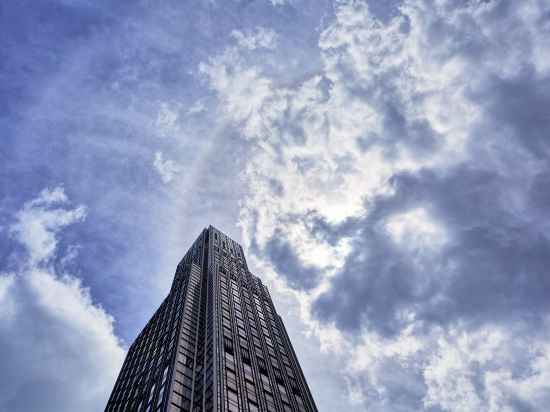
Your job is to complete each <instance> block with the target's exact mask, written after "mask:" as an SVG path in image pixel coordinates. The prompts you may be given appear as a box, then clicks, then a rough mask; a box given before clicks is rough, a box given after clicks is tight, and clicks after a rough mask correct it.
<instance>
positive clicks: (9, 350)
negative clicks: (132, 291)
mask: <svg viewBox="0 0 550 412" xmlns="http://www.w3.org/2000/svg"><path fill="white" fill-rule="evenodd" d="M84 210H85V208H84V207H83V206H78V207H71V205H70V202H69V200H68V198H67V196H66V195H65V193H64V190H63V188H62V187H57V188H54V189H44V190H43V191H42V192H41V193H40V195H39V196H38V197H37V198H35V199H33V200H31V201H29V202H27V203H25V204H24V206H23V207H22V209H21V210H20V211H19V212H18V213H17V214H16V215H15V218H16V221H15V222H14V224H13V225H12V227H11V234H12V236H14V237H15V239H17V240H18V241H19V242H20V243H21V245H22V246H23V247H24V249H25V250H26V251H27V256H26V257H25V258H23V260H22V261H20V262H19V265H18V269H17V271H14V272H13V273H2V274H0V314H1V315H0V318H1V320H2V321H1V322H0V352H1V353H2V377H1V378H0V409H1V410H9V411H30V410H41V411H74V410H81V411H96V410H99V409H101V408H103V407H104V405H105V403H106V401H107V397H108V394H109V392H110V390H111V386H112V384H113V382H114V379H115V377H116V374H117V372H118V368H119V367H120V365H121V363H122V359H123V356H124V350H123V349H122V348H121V346H120V343H119V341H118V339H117V338H116V337H115V335H114V333H113V318H112V317H111V316H110V315H109V314H108V313H106V312H105V311H104V310H103V309H102V308H101V307H100V306H98V305H97V304H95V303H94V302H93V299H92V297H91V294H90V291H89V290H88V289H86V288H85V287H84V286H83V285H82V283H81V281H80V280H79V279H78V278H77V277H75V276H73V275H71V274H69V273H66V271H65V270H64V268H63V265H61V267H60V266H59V265H56V266H55V267H54V265H53V264H52V262H53V261H54V260H56V259H58V258H60V259H61V261H62V258H63V256H60V255H59V254H58V236H59V234H60V231H61V230H63V229H64V228H66V227H68V226H70V225H71V224H73V223H75V222H77V221H79V220H82V219H83V218H84V216H85V212H84ZM56 268H57V269H56Z"/></svg>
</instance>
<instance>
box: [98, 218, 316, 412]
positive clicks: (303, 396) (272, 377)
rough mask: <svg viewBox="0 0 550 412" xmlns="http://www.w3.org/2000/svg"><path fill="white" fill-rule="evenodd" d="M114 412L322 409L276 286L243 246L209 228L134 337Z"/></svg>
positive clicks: (115, 391)
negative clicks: (279, 306) (253, 266)
mask: <svg viewBox="0 0 550 412" xmlns="http://www.w3.org/2000/svg"><path fill="white" fill-rule="evenodd" d="M105 411H107V412H115V411H116V412H119V411H136V412H145V411H146V412H153V411H155V412H156V411H162V412H191V411H192V412H214V411H216V412H237V411H239V412H241V411H242V412H257V411H269V412H291V411H292V412H317V407H316V406H315V402H314V400H313V397H312V396H311V393H310V390H309V388H308V386H307V383H306V380H305V378H304V375H303V373H302V370H301V368H300V365H299V363H298V359H297V357H296V354H295V353H294V350H293V348H292V344H291V343H290V339H289V337H288V334H287V332H286V330H285V327H284V324H283V321H282V319H281V317H280V316H279V315H278V314H277V312H276V310H275V307H274V306H273V302H272V300H271V297H270V295H269V291H268V290H267V288H266V287H265V285H263V284H262V282H261V280H260V279H259V278H257V277H256V276H254V275H252V274H251V273H250V272H249V271H248V267H247V264H246V259H245V257H244V254H243V249H242V247H241V246H240V245H239V244H238V243H237V242H235V241H233V240H232V239H230V238H229V237H227V236H226V235H224V234H223V233H221V232H220V231H219V230H217V229H215V228H214V227H212V226H210V227H209V228H207V229H204V230H203V231H202V233H201V234H200V236H199V237H198V238H197V240H196V241H195V242H194V243H193V245H192V246H191V248H190V249H189V251H188V252H187V253H186V254H185V256H184V257H183V259H182V260H181V262H180V263H179V265H178V267H177V270H176V274H175V276H174V281H173V283H172V287H171V289H170V293H169V294H168V296H167V297H166V298H165V299H164V301H163V302H162V304H161V305H160V307H159V308H158V309H157V311H156V312H155V314H154V315H153V317H152V318H151V320H149V322H148V323H147V325H146V326H145V328H144V329H143V330H142V331H141V333H140V334H139V335H138V337H137V338H136V340H135V341H134V343H133V344H132V345H131V346H130V348H129V350H128V354H127V355H126V359H125V361H124V364H123V366H122V369H121V371H120V373H119V376H118V379H117V381H116V383H115V386H114V388H113V391H112V393H111V396H110V398H109V401H108V403H107V406H106V408H105Z"/></svg>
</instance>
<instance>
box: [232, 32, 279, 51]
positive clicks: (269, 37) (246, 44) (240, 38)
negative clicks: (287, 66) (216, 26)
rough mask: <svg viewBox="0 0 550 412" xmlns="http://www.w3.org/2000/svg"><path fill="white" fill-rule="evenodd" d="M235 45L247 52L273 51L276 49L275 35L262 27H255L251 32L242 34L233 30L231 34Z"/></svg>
mask: <svg viewBox="0 0 550 412" xmlns="http://www.w3.org/2000/svg"><path fill="white" fill-rule="evenodd" d="M231 37H233V38H234V39H235V40H236V41H237V44H238V45H239V46H240V47H242V48H244V49H248V50H255V49H274V48H275V47H277V34H276V33H275V32H274V31H273V30H271V29H266V28H264V27H256V29H255V30H253V31H247V32H245V33H243V32H242V31H240V30H233V31H232V32H231Z"/></svg>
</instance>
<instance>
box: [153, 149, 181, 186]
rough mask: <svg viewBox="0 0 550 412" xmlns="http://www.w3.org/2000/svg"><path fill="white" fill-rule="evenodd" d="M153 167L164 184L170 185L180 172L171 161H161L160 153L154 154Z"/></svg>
mask: <svg viewBox="0 0 550 412" xmlns="http://www.w3.org/2000/svg"><path fill="white" fill-rule="evenodd" d="M153 166H154V168H155V170H156V171H157V172H158V174H159V175H160V178H161V179H162V181H163V182H164V183H170V182H171V181H172V179H174V177H175V176H176V175H177V174H178V173H179V172H180V168H179V166H177V165H176V163H175V162H174V161H173V160H164V159H163V155H162V152H156V153H155V159H154V161H153Z"/></svg>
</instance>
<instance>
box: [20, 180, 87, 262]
mask: <svg viewBox="0 0 550 412" xmlns="http://www.w3.org/2000/svg"><path fill="white" fill-rule="evenodd" d="M67 202H68V199H67V196H66V195H65V192H64V190H63V188H62V187H57V188H55V189H53V190H50V189H44V190H43V191H42V192H41V193H40V195H39V196H38V197H37V198H36V199H34V200H32V201H30V202H27V203H25V205H24V206H23V208H22V209H21V210H20V211H19V212H18V213H17V223H16V224H15V225H13V226H12V227H11V229H10V232H11V234H12V235H13V236H15V237H16V239H17V240H18V241H19V242H21V243H22V244H24V245H25V246H26V249H27V251H28V253H29V255H30V263H31V264H37V263H40V262H44V261H47V260H49V259H50V258H51V257H52V255H53V253H54V251H55V248H56V245H57V238H56V234H57V232H58V231H59V230H61V229H62V228H63V227H65V226H67V225H70V224H72V223H74V222H77V221H79V220H82V219H84V217H85V216H86V208H85V207H83V206H79V207H77V208H75V209H63V208H62V207H61V206H62V205H64V204H66V203H67Z"/></svg>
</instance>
